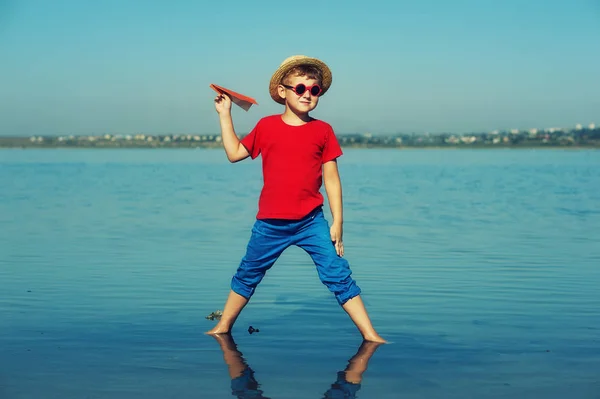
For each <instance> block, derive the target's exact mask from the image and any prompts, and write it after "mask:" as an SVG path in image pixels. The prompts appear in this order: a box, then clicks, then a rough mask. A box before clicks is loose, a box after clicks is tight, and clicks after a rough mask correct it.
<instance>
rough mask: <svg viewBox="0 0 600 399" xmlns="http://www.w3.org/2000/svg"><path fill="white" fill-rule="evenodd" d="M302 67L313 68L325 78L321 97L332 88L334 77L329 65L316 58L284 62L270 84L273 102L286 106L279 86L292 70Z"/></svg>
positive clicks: (302, 58)
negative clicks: (280, 94)
mask: <svg viewBox="0 0 600 399" xmlns="http://www.w3.org/2000/svg"><path fill="white" fill-rule="evenodd" d="M300 65H309V66H313V67H315V68H317V69H319V70H320V71H321V76H322V77H323V78H322V81H321V90H322V91H321V94H319V97H322V96H323V95H324V94H325V93H326V92H327V90H329V87H330V86H331V81H332V76H331V70H330V69H329V67H328V66H327V64H325V63H324V62H323V61H321V60H318V59H316V58H311V57H299V58H295V59H292V60H289V61H284V62H283V63H282V64H281V65H280V66H279V68H277V70H276V71H275V73H274V74H273V76H272V77H271V82H270V83H269V94H270V95H271V98H272V99H273V101H275V102H277V103H279V104H285V99H283V98H281V97H280V96H279V92H278V86H279V85H280V84H281V80H282V79H283V77H284V76H285V75H286V74H287V73H288V72H289V71H290V69H292V68H295V67H297V66H300Z"/></svg>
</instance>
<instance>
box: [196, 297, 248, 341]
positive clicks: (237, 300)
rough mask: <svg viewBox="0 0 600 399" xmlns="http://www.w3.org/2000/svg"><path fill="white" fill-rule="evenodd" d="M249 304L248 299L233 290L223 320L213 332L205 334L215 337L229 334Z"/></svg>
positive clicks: (222, 316)
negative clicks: (215, 335)
mask: <svg viewBox="0 0 600 399" xmlns="http://www.w3.org/2000/svg"><path fill="white" fill-rule="evenodd" d="M247 303H248V300H247V299H246V298H244V297H243V296H241V295H240V294H238V293H236V292H234V291H233V290H231V291H230V292H229V297H228V298H227V302H226V303H225V307H224V308H223V314H222V315H221V320H219V322H218V323H217V325H216V326H215V327H214V328H213V329H212V330H209V331H207V332H206V333H205V334H210V335H214V334H227V333H229V331H230V330H231V327H232V326H233V323H235V320H236V319H237V317H238V316H239V314H240V312H241V311H242V309H243V308H244V306H246V304H247Z"/></svg>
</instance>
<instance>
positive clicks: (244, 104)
mask: <svg viewBox="0 0 600 399" xmlns="http://www.w3.org/2000/svg"><path fill="white" fill-rule="evenodd" d="M210 88H211V89H213V90H214V91H216V92H217V93H219V94H222V93H226V94H228V95H229V97H231V101H233V103H234V104H237V105H238V106H239V107H240V108H242V109H243V110H244V111H248V110H249V109H250V107H251V106H252V104H256V105H258V103H257V102H256V100H255V99H253V98H252V97H248V96H245V95H243V94H240V93H236V92H235V91H233V90H229V89H226V88H224V87H221V86H217V85H216V84H213V83H211V84H210Z"/></svg>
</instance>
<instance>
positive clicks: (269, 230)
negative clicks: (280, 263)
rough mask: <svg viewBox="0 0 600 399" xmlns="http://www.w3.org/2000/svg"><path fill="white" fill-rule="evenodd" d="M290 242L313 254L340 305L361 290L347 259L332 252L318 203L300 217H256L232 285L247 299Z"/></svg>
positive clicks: (322, 280) (323, 277)
mask: <svg viewBox="0 0 600 399" xmlns="http://www.w3.org/2000/svg"><path fill="white" fill-rule="evenodd" d="M291 245H296V246H298V247H300V248H302V249H304V250H305V251H306V252H307V253H308V254H309V255H310V257H311V258H312V260H313V262H314V264H315V266H316V267H317V273H318V274H319V278H320V279H321V282H322V283H323V284H324V285H325V286H326V287H327V288H328V289H329V291H331V292H332V293H333V294H334V295H335V298H336V299H337V301H338V303H339V304H340V305H343V304H344V303H346V301H348V300H349V299H352V298H354V297H355V296H357V295H358V294H360V288H359V287H358V285H356V282H355V281H354V280H353V279H352V277H351V274H352V271H351V270H350V265H349V264H348V261H347V260H346V259H344V258H342V257H340V256H338V254H337V253H336V252H335V246H334V244H333V243H332V242H331V235H330V232H329V223H328V222H327V220H326V219H325V216H324V215H323V208H322V207H319V208H317V209H315V210H314V211H312V212H311V213H310V214H309V215H307V216H305V217H304V218H302V219H300V220H280V219H268V220H257V221H256V222H255V223H254V226H253V227H252V234H251V236H250V241H249V242H248V246H247V248H246V254H245V255H244V257H243V258H242V260H241V262H240V265H239V267H238V269H237V271H236V273H235V275H234V276H233V278H232V279H231V289H232V290H233V291H234V292H236V293H237V294H239V295H241V296H243V297H245V298H246V299H250V298H251V297H252V295H254V291H255V290H256V286H257V285H258V284H259V283H260V282H261V280H262V279H263V277H264V276H265V273H266V272H267V270H269V269H270V268H271V267H272V266H273V264H274V263H275V261H276V260H277V259H278V258H279V256H280V255H281V254H282V253H283V251H285V249H286V248H288V247H289V246H291Z"/></svg>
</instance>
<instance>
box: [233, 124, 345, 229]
mask: <svg viewBox="0 0 600 399" xmlns="http://www.w3.org/2000/svg"><path fill="white" fill-rule="evenodd" d="M241 143H242V145H243V146H244V147H246V149H247V150H248V152H249V153H250V156H251V157H252V159H255V158H256V157H258V155H259V154H260V155H262V170H263V188H262V191H261V193H260V198H259V200H258V214H257V215H256V218H257V219H296V220H297V219H301V218H303V217H304V216H306V215H308V214H309V213H310V212H311V211H312V210H313V209H315V208H316V207H318V206H319V205H322V204H323V195H322V194H321V193H320V191H319V190H320V189H321V185H322V183H323V173H322V167H323V164H324V163H325V162H329V161H332V160H334V159H336V158H337V157H339V156H340V155H342V149H341V148H340V145H339V143H338V141H337V138H336V137H335V134H334V132H333V129H332V128H331V126H330V125H329V124H328V123H326V122H323V121H320V120H312V121H310V122H308V123H306V124H304V125H302V126H290V125H288V124H286V123H285V122H284V121H283V120H282V119H281V115H272V116H267V117H265V118H262V119H261V120H260V121H258V123H257V124H256V126H255V127H254V129H252V131H251V132H250V133H249V134H248V135H247V136H246V137H244V138H243V139H242V140H241Z"/></svg>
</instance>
